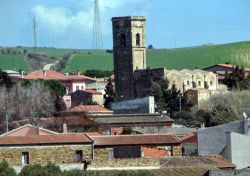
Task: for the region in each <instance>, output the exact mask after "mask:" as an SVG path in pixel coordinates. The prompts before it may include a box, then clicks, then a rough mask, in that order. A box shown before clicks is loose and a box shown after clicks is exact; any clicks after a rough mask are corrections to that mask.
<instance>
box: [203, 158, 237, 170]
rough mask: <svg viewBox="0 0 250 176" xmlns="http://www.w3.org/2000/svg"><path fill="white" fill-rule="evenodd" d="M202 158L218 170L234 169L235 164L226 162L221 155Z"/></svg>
mask: <svg viewBox="0 0 250 176" xmlns="http://www.w3.org/2000/svg"><path fill="white" fill-rule="evenodd" d="M204 158H206V159H209V160H211V161H213V162H215V163H216V166H217V167H218V168H220V169H222V168H236V165H235V164H233V163H232V162H230V161H228V160H226V159H225V158H223V156H221V155H209V156H205V157H204Z"/></svg>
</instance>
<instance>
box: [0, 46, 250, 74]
mask: <svg viewBox="0 0 250 176" xmlns="http://www.w3.org/2000/svg"><path fill="white" fill-rule="evenodd" d="M24 49H26V50H27V51H28V52H34V51H35V52H36V53H38V54H45V55H48V56H49V57H54V58H55V59H59V58H61V57H62V56H63V55H64V54H66V53H68V52H71V51H75V52H76V54H74V55H73V56H72V57H71V59H70V60H69V61H68V63H67V65H66V68H65V69H64V70H63V71H64V72H69V71H75V70H81V71H86V70H88V69H100V70H113V54H112V53H111V54H110V53H106V51H105V50H84V49H82V50H79V49H76V50H75V49H57V48H37V49H36V50H34V49H33V48H26V47H21V48H19V50H21V51H23V50H24ZM226 62H229V63H232V64H239V65H243V66H247V67H250V42H238V43H230V44H223V45H209V46H199V47H188V48H177V49H155V50H147V66H148V67H152V68H156V67H165V68H167V69H183V68H187V69H194V68H205V67H208V66H211V65H213V64H217V63H226ZM0 68H3V69H16V70H19V69H20V68H21V69H23V70H27V68H28V65H27V63H26V62H25V60H24V56H23V55H0Z"/></svg>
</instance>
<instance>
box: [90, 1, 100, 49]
mask: <svg viewBox="0 0 250 176" xmlns="http://www.w3.org/2000/svg"><path fill="white" fill-rule="evenodd" d="M102 48H103V41H102V26H101V20H100V11H99V3H98V0H95V8H94V22H93V38H92V49H102Z"/></svg>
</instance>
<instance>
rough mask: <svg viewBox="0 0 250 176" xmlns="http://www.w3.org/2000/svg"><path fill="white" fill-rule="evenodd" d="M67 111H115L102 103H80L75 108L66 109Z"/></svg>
mask: <svg viewBox="0 0 250 176" xmlns="http://www.w3.org/2000/svg"><path fill="white" fill-rule="evenodd" d="M66 112H89V113H93V112H103V113H112V112H113V111H111V110H109V109H107V108H104V107H102V106H100V105H78V106H75V107H73V108H70V109H68V110H66Z"/></svg>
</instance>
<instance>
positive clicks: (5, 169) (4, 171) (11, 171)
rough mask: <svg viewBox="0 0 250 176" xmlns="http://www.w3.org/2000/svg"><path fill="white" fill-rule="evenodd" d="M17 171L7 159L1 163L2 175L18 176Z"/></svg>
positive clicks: (0, 174)
mask: <svg viewBox="0 0 250 176" xmlns="http://www.w3.org/2000/svg"><path fill="white" fill-rule="evenodd" d="M16 175H17V174H16V171H15V170H14V169H13V168H11V167H10V166H9V164H8V163H7V161H5V160H3V161H2V162H1V163H0V176H16Z"/></svg>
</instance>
